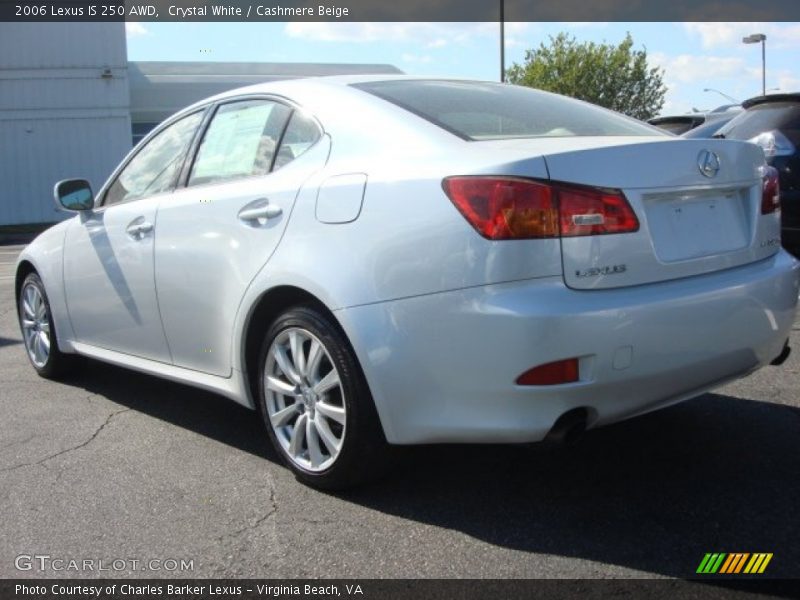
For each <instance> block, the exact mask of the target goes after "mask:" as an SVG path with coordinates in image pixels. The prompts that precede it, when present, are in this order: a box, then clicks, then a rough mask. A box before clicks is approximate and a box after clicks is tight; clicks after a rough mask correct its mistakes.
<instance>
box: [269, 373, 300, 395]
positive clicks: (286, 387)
mask: <svg viewBox="0 0 800 600" xmlns="http://www.w3.org/2000/svg"><path fill="white" fill-rule="evenodd" d="M267 389H268V390H272V391H273V392H277V393H278V394H282V395H284V396H294V394H295V392H296V391H297V388H296V387H295V386H293V385H292V384H291V383H286V382H285V381H281V380H280V379H278V378H277V377H275V376H274V375H268V376H267Z"/></svg>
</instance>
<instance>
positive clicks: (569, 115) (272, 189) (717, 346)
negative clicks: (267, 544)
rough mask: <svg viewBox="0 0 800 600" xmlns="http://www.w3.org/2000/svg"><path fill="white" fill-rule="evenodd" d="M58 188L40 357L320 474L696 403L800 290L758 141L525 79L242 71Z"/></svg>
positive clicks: (37, 268)
mask: <svg viewBox="0 0 800 600" xmlns="http://www.w3.org/2000/svg"><path fill="white" fill-rule="evenodd" d="M55 195H56V200H57V202H58V204H59V205H60V206H63V208H65V209H66V210H70V211H75V212H76V213H77V214H76V216H75V217H73V218H72V219H69V220H67V221H65V222H63V223H61V224H59V225H57V226H55V227H53V228H51V229H49V230H48V231H46V232H45V233H43V234H42V235H41V236H39V237H38V238H37V239H36V240H35V241H34V242H33V243H32V244H31V245H29V246H28V247H27V248H26V249H25V250H24V252H23V253H22V254H21V256H20V258H19V262H18V264H17V275H16V297H17V300H18V311H19V318H20V324H21V327H22V331H23V334H24V339H25V348H26V350H27V353H28V356H29V357H30V360H31V362H32V363H33V366H34V368H35V369H36V370H37V371H38V372H39V373H40V374H41V375H43V376H45V377H55V376H57V375H59V374H61V373H63V372H64V370H65V369H67V368H69V359H71V358H73V356H74V355H76V354H77V355H83V356H88V357H92V358H95V359H99V360H102V361H106V362H109V363H114V364H117V365H122V366H125V367H129V368H132V369H136V370H139V371H144V372H146V373H151V374H154V375H157V376H161V377H166V378H169V379H172V380H175V381H180V382H184V383H187V384H190V385H194V386H198V387H201V388H205V389H208V390H213V391H216V392H219V393H221V394H223V395H225V396H227V397H229V398H232V399H233V400H235V401H237V402H239V403H241V404H244V405H245V406H248V407H251V408H254V409H258V410H259V411H260V413H261V415H262V416H263V419H264V421H265V424H266V429H267V431H268V433H269V436H270V438H271V440H272V442H273V444H274V445H275V448H276V449H277V451H278V452H279V453H280V455H281V456H282V457H283V458H284V459H285V461H286V463H287V464H288V465H289V467H290V468H291V469H292V470H293V471H294V472H295V474H296V475H297V476H298V477H299V478H300V479H301V480H303V481H304V482H307V483H309V484H311V485H314V486H319V487H328V488H332V487H341V486H345V485H349V484H353V483H356V482H357V481H360V480H362V479H363V478H364V477H366V476H367V475H369V474H371V473H373V472H374V469H376V468H378V467H379V466H380V465H381V464H382V457H383V456H384V451H385V450H386V449H387V447H388V446H389V445H391V444H422V443H440V442H473V443H483V442H533V441H537V440H542V439H543V438H545V437H546V436H548V434H549V435H552V436H554V437H571V436H572V435H573V434H575V433H577V432H580V431H582V430H584V429H586V428H592V427H597V426H600V425H604V424H607V423H612V422H614V421H619V420H621V419H625V418H628V417H631V416H633V415H638V414H642V413H645V412H648V411H652V410H655V409H658V408H661V407H664V406H667V405H670V404H673V403H675V402H679V401H681V400H685V399H687V398H691V397H693V396H697V395H699V394H701V393H703V392H705V391H706V390H709V389H711V388H713V387H715V386H719V385H721V384H723V383H725V382H726V381H729V380H731V379H734V378H737V377H742V376H744V375H746V374H748V373H751V372H752V371H754V370H755V369H758V368H759V367H762V366H764V365H767V364H769V363H770V362H780V361H782V360H783V359H784V358H785V357H786V355H787V354H788V345H787V340H788V338H789V332H790V329H791V326H792V322H793V320H794V316H795V310H796V305H797V297H798V263H797V262H796V261H794V260H793V259H792V258H791V257H790V256H789V255H787V254H786V253H785V252H783V251H782V250H781V249H780V212H779V209H780V204H779V199H778V195H777V179H776V173H775V171H774V170H773V169H772V168H770V167H767V166H766V165H765V163H764V155H763V153H762V152H761V149H760V148H759V147H757V146H755V145H753V144H748V143H744V142H734V141H727V140H681V139H676V138H674V137H673V136H670V135H667V134H664V133H662V132H660V131H658V130H657V129H655V128H652V127H650V126H648V125H645V124H642V123H640V122H638V121H634V120H631V119H628V118H626V117H623V116H621V115H618V114H616V113H612V112H609V111H606V110H603V109H600V108H598V107H595V106H592V105H589V104H585V103H582V102H578V101H575V100H571V99H568V98H564V97H560V96H556V95H552V94H548V93H544V92H539V91H535V90H531V89H527V88H520V87H515V86H509V85H500V84H494V83H482V82H466V81H445V80H421V79H413V78H409V77H375V76H372V77H367V76H360V77H347V78H322V79H307V80H295V81H286V82H278V83H270V84H264V85H258V86H253V87H249V88H244V89H239V90H234V91H231V92H228V93H225V94H222V95H220V96H216V97H214V98H211V99H209V100H206V101H203V102H200V103H198V104H195V105H193V106H191V107H189V108H187V109H186V110H184V111H182V112H180V113H179V114H177V115H175V116H174V117H172V118H170V119H169V120H168V121H167V122H165V123H163V124H162V125H161V126H160V127H158V128H157V129H156V130H155V131H153V132H152V133H151V134H150V135H149V136H148V137H147V138H145V139H144V140H143V141H142V142H141V143H140V144H139V145H138V146H137V147H136V148H135V149H134V150H133V151H132V152H131V153H130V154H129V155H128V156H127V157H126V158H125V160H124V161H123V162H122V163H121V164H120V166H119V167H118V168H117V170H116V171H115V172H114V173H113V174H112V175H111V177H110V178H109V180H108V181H107V182H106V184H105V185H104V186H103V187H102V188H101V189H100V190H99V191H98V192H97V193H96V194H93V193H92V190H91V189H90V187H89V184H88V183H87V182H86V181H83V180H69V181H63V182H60V183H59V184H57V185H56V189H55Z"/></svg>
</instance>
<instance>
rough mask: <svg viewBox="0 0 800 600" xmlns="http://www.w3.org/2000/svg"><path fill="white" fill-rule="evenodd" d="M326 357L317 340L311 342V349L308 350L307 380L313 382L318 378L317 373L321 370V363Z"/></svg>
mask: <svg viewBox="0 0 800 600" xmlns="http://www.w3.org/2000/svg"><path fill="white" fill-rule="evenodd" d="M324 355H325V353H324V350H323V349H322V344H320V343H319V342H318V341H317V340H313V339H312V340H311V347H310V348H309V349H308V358H307V359H306V379H308V380H309V381H312V380H313V378H316V376H317V371H318V370H319V363H320V361H322V357H323V356H324Z"/></svg>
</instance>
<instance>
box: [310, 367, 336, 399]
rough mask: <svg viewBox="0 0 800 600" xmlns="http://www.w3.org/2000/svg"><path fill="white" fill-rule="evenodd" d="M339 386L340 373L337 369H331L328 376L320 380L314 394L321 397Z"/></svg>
mask: <svg viewBox="0 0 800 600" xmlns="http://www.w3.org/2000/svg"><path fill="white" fill-rule="evenodd" d="M337 385H339V373H337V372H336V369H331V370H330V371H328V374H327V375H325V377H323V378H322V379H320V380H319V382H317V384H316V385H315V386H314V392H315V393H317V394H320V395H321V394H324V393H325V392H327V391H328V390H330V389H333V388H334V387H336V386H337Z"/></svg>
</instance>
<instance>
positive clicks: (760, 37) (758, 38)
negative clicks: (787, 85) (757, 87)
mask: <svg viewBox="0 0 800 600" xmlns="http://www.w3.org/2000/svg"><path fill="white" fill-rule="evenodd" d="M742 41H743V42H744V43H745V44H757V43H758V42H761V95H762V96H766V95H767V36H766V35H764V34H763V33H753V34H751V35H748V36H746V37H743V38H742Z"/></svg>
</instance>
